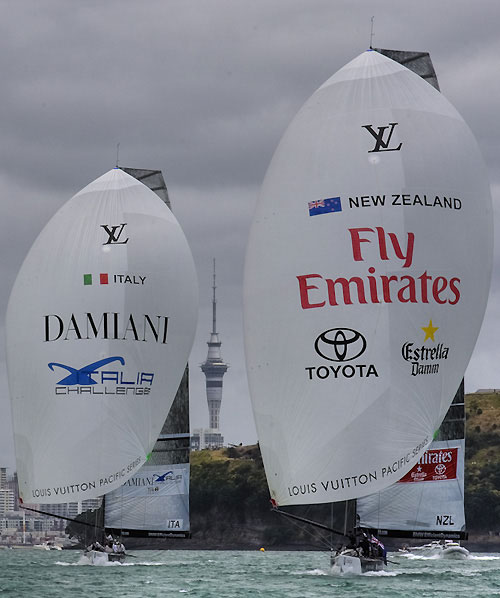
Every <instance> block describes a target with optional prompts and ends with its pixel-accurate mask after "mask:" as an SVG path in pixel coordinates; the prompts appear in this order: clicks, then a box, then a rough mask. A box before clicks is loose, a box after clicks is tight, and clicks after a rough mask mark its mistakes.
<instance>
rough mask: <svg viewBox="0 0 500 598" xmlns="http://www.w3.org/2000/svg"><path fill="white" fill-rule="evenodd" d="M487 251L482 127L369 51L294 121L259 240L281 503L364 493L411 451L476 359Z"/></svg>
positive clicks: (257, 360)
mask: <svg viewBox="0 0 500 598" xmlns="http://www.w3.org/2000/svg"><path fill="white" fill-rule="evenodd" d="M491 262H492V207H491V196H490V190H489V184H488V181H487V177H486V173H485V168H484V165H483V163H482V160H481V157H480V154H479V150H478V147H477V144H476V142H475V140H474V138H473V136H472V134H471V131H470V130H469V128H468V126H467V125H466V124H465V123H464V121H463V119H462V118H461V117H460V115H459V114H458V113H457V111H456V110H455V109H454V108H453V106H451V104H450V103H449V102H448V101H447V100H446V99H445V98H444V97H443V96H442V95H441V94H440V93H439V92H438V91H436V90H435V89H434V88H432V87H431V86H430V85H429V84H428V83H426V82H425V81H423V80H422V79H421V78H420V77H419V76H417V75H416V74H414V73H412V72H410V71H409V70H408V69H406V68H405V67H403V66H401V65H399V64H398V63H396V62H394V61H392V60H391V59H389V58H387V57H385V56H382V55H380V54H378V53H377V52H374V51H368V52H365V53H364V54H362V55H361V56H359V57H358V58H356V59H355V60H353V61H352V62H350V63H349V64H348V65H346V66H345V67H344V68H342V69H341V70H340V71H339V72H338V73H337V74H335V75H334V76H333V77H332V78H330V79H329V80H328V81H327V82H326V83H325V84H324V85H323V86H321V87H320V88H319V89H318V90H317V91H316V93H314V95H313V96H312V97H311V98H310V99H309V100H308V101H307V102H306V104H305V105H304V107H303V108H302V109H301V110H300V112H299V113H298V115H297V116H296V117H295V119H294V120H293V122H292V123H291V125H290V126H289V128H288V130H287V131H286V133H285V135H284V137H283V139H282V140H281V142H280V144H279V146H278V149H277V150H276V153H275V155H274V157H273V159H272V162H271V164H270V166H269V169H268V172H267V174H266V177H265V180H264V183H263V186H262V191H261V196H260V199H259V202H258V205H257V208H256V213H255V216H254V222H253V225H252V229H251V233H250V238H249V244H248V249H247V257H246V265H245V281H244V328H245V350H246V360H247V371H248V378H249V386H250V392H251V397H252V404H253V409H254V414H255V420H256V425H257V432H258V438H259V442H260V447H261V450H262V454H263V458H264V464H265V468H266V474H267V479H268V483H269V487H270V491H271V496H272V498H273V499H274V500H275V501H276V502H277V503H278V504H280V505H287V504H308V503H323V502H331V501H339V500H345V499H352V498H356V497H359V496H363V495H368V494H370V493H373V492H377V491H379V490H381V489H383V488H384V487H387V486H389V485H390V484H392V483H394V482H396V481H397V480H398V479H400V478H401V477H402V476H403V475H405V474H406V473H407V472H408V471H409V470H410V469H411V468H412V467H413V466H414V465H415V463H416V462H417V461H418V460H419V459H420V457H421V456H422V454H423V453H424V451H425V449H426V447H427V445H428V444H429V443H430V441H431V439H432V435H433V431H434V430H435V429H436V428H437V427H438V426H439V423H440V422H441V420H442V419H443V417H444V415H445V413H446V411H447V409H448V406H449V404H450V402H451V400H452V398H453V396H454V394H455V391H456V389H457V388H458V386H459V384H460V381H461V378H462V376H463V374H464V371H465V369H466V367H467V364H468V361H469V358H470V356H471V353H472V350H473V347H474V344H475V342H476V338H477V335H478V332H479V329H480V326H481V322H482V319H483V315H484V310H485V306H486V301H487V295H488V290H489V281H490V274H491Z"/></svg>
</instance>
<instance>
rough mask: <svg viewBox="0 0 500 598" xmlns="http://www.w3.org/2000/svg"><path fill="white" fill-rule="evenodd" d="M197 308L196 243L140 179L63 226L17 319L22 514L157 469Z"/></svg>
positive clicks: (113, 181) (121, 177) (27, 272)
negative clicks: (157, 451)
mask: <svg viewBox="0 0 500 598" xmlns="http://www.w3.org/2000/svg"><path fill="white" fill-rule="evenodd" d="M197 301H198V289H197V280H196V272H195V268H194V262H193V258H192V255H191V251H190V249H189V246H188V243H187V240H186V238H185V236H184V233H183V231H182V229H181V227H180V225H179V223H178V222H177V220H176V219H175V217H174V216H173V214H172V212H171V211H170V210H169V208H168V207H167V206H166V205H165V203H164V202H163V201H161V199H160V198H159V197H158V196H157V195H156V194H155V193H154V192H153V191H151V190H150V189H149V188H148V187H146V186H145V185H144V184H142V183H141V182H139V181H138V180H137V179H136V178H135V177H133V176H131V175H129V174H128V173H126V172H124V171H123V170H121V169H118V168H115V169H113V170H111V171H109V172H108V173H106V174H104V175H103V176H101V177H99V178H98V179H96V180H95V181H94V182H92V183H90V184H89V185H87V186H86V187H85V188H84V189H82V190H81V191H80V192H79V193H77V194H76V195H75V196H74V197H73V198H71V199H70V200H69V201H68V202H67V203H66V204H64V205H63V206H62V208H61V209H60V210H59V211H58V212H57V213H56V214H55V215H54V216H53V218H52V219H51V220H50V221H49V223H48V224H47V225H46V227H45V228H44V229H43V230H42V232H41V233H40V235H39V237H38V238H37V240H36V241H35V243H34V245H33V247H32V248H31V250H30V252H29V253H28V256H27V257H26V259H25V261H24V263H23V265H22V267H21V270H20V272H19V274H18V276H17V279H16V282H15V284H14V287H13V289H12V292H11V296H10V300H9V306H8V310H7V327H6V328H7V365H8V376H9V388H10V395H11V403H12V417H13V427H14V440H15V448H16V464H17V472H18V480H19V494H20V497H21V501H22V502H23V503H46V504H53V503H62V502H79V501H83V500H86V499H91V498H98V497H102V496H103V495H109V494H110V493H112V492H113V491H115V490H117V489H118V488H120V487H121V486H123V484H124V483H126V482H127V481H128V480H130V479H131V478H132V477H133V476H134V475H136V474H137V473H138V472H139V470H140V469H141V467H143V466H144V465H145V464H149V465H151V462H150V454H151V451H152V449H153V447H154V445H155V443H156V442H157V439H158V436H159V435H160V433H161V431H162V426H163V423H164V422H165V419H166V417H167V414H168V413H169V411H170V408H171V406H172V403H173V401H174V397H175V395H176V392H177V389H178V388H179V384H180V382H181V380H182V378H183V375H184V372H185V368H186V364H187V360H188V356H189V353H190V350H191V346H192V343H193V339H194V333H195V329H196V320H197V311H198V308H197ZM27 364H29V375H27V369H26V368H27ZM61 446H64V450H61ZM159 473H160V474H161V473H165V474H166V473H167V472H166V471H160V472H159ZM165 477H166V476H165ZM115 540H116V538H115Z"/></svg>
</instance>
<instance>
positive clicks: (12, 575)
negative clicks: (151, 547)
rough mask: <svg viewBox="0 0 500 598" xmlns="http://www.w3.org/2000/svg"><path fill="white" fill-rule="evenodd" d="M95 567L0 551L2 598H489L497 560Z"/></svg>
mask: <svg viewBox="0 0 500 598" xmlns="http://www.w3.org/2000/svg"><path fill="white" fill-rule="evenodd" d="M133 554H134V555H135V558H130V559H129V561H128V562H127V563H123V564H118V563H115V564H108V565H106V566H101V567H98V566H91V565H88V564H84V563H85V562H86V561H85V559H82V558H81V557H80V553H79V552H78V551H74V550H71V551H70V550H68V551H63V552H56V551H50V552H48V551H47V552H46V551H38V550H34V549H13V550H0V597H2V598H3V596H12V597H16V598H49V597H50V598H62V597H64V598H73V597H76V598H78V597H80V596H81V597H85V598H112V597H117V598H132V597H133V598H137V597H140V596H147V597H148V598H157V597H158V598H160V597H162V598H165V597H170V596H186V597H190V596H192V597H196V598H226V597H227V598H242V597H261V596H262V597H264V596H265V597H266V598H282V597H283V598H285V597H286V598H313V597H314V598H315V597H323V596H325V597H326V596H328V597H329V598H331V597H347V598H358V597H359V598H370V597H372V596H373V597H377V598H413V597H415V598H428V597H435V598H456V597H457V596H467V598H490V597H493V596H494V597H497V598H499V597H500V554H482V553H473V554H472V555H471V557H469V559H467V560H465V561H451V560H442V559H431V558H423V557H413V556H403V555H398V554H394V553H390V554H389V559H390V561H391V563H390V564H389V566H388V570H387V571H384V572H379V573H372V574H365V575H362V576H359V577H347V578H346V577H333V576H332V575H330V574H329V573H328V570H329V568H328V562H329V555H328V554H327V553H324V552H271V551H267V552H259V551H255V552H250V551H246V552H239V551H188V550H169V551H137V552H134V553H133Z"/></svg>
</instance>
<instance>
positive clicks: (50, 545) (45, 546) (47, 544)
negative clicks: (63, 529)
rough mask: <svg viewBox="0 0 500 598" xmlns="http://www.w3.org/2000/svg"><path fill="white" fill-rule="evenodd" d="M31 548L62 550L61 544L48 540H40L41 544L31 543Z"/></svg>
mask: <svg viewBox="0 0 500 598" xmlns="http://www.w3.org/2000/svg"><path fill="white" fill-rule="evenodd" d="M33 548H35V549H37V550H62V546H59V545H58V544H54V542H50V541H48V542H42V543H41V544H33Z"/></svg>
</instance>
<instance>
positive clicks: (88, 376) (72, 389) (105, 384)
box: [48, 355, 154, 396]
mask: <svg viewBox="0 0 500 598" xmlns="http://www.w3.org/2000/svg"><path fill="white" fill-rule="evenodd" d="M106 366H109V367H106ZM48 367H49V369H50V370H52V371H53V372H60V371H61V370H63V371H65V372H66V373H65V375H64V377H63V378H61V379H60V380H58V381H57V382H56V385H55V394H56V395H73V396H74V395H77V396H81V395H87V396H96V395H147V394H149V392H150V390H151V387H152V385H153V379H154V373H153V372H136V371H133V370H132V368H125V359H124V358H123V357H120V356H118V355H117V356H114V357H106V358H104V359H99V360H98V361H94V362H93V363H89V364H87V365H84V366H82V367H79V368H75V367H73V366H71V365H66V364H64V363H56V362H51V363H49V364H48Z"/></svg>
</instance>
